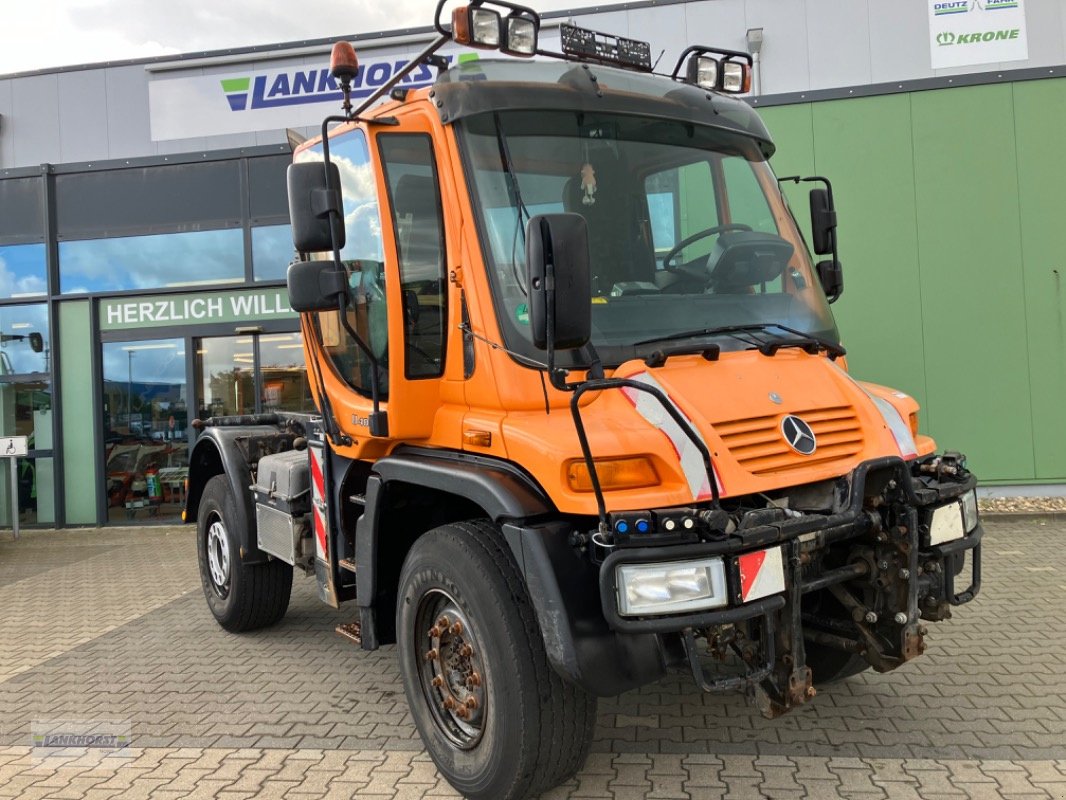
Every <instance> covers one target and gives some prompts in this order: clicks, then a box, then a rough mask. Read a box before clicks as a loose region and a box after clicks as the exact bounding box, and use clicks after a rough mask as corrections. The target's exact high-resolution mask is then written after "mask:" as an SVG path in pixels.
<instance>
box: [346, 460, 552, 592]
mask: <svg viewBox="0 0 1066 800" xmlns="http://www.w3.org/2000/svg"><path fill="white" fill-rule="evenodd" d="M392 481H398V482H401V483H408V484H412V485H414V486H424V487H427V488H429V489H438V490H440V491H443V492H447V493H449V494H454V495H458V496H460V497H465V498H467V499H468V500H470V501H471V502H473V503H476V504H477V505H478V506H479V507H480V508H481V509H482V510H484V511H485V513H486V514H487V515H488V516H489V518H490V519H492V520H493V521H494V522H496V523H497V524H500V523H502V522H505V521H509V520H525V519H529V518H532V517H537V516H540V515H542V514H547V513H550V512H552V511H554V510H555V506H554V505H553V504H552V502H551V500H550V499H549V498H548V495H547V494H546V493H545V492H544V490H543V489H542V488H540V486H539V485H538V484H537V482H536V481H535V480H534V479H533V478H532V477H530V476H529V475H528V474H527V473H526V472H525V471H524V470H521V469H520V468H518V467H516V466H515V465H514V464H511V463H510V462H507V461H503V460H501V459H496V458H489V457H486V456H479V455H470V454H467V453H458V452H454V451H436V450H428V449H425V448H414V447H405V448H398V449H397V450H395V451H393V455H390V456H387V457H385V458H382V459H380V460H378V461H376V462H375V463H374V472H373V474H371V476H370V478H369V479H368V480H367V484H366V508H365V510H364V512H363V515H362V516H361V517H360V518H359V522H358V524H357V525H356V537H355V561H356V564H357V565H358V568H359V572H358V575H359V580H358V581H357V582H356V583H357V590H356V592H357V594H356V602H357V604H358V605H360V606H362V607H364V608H369V607H370V606H371V605H372V604H373V600H374V597H375V596H376V594H377V588H378V587H377V574H376V573H377V570H376V565H377V556H378V537H379V535H380V531H379V524H378V519H379V510H380V505H381V500H382V489H383V488H384V487H385V486H386V485H387V484H389V483H390V482H392ZM513 549H514V545H512V550H513ZM514 555H515V559H516V560H518V562H519V564H521V558H522V555H521V552H516V553H515V554H514Z"/></svg>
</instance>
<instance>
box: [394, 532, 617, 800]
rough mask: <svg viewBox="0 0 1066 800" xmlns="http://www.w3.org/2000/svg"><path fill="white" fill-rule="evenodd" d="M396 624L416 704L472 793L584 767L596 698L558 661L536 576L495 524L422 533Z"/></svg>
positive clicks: (513, 796) (427, 740) (490, 792)
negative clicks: (535, 602) (535, 594)
mask: <svg viewBox="0 0 1066 800" xmlns="http://www.w3.org/2000/svg"><path fill="white" fill-rule="evenodd" d="M443 617H447V620H444V619H442V618H443ZM457 625H458V627H456V626H457ZM396 631H397V642H398V645H399V648H398V649H399V655H400V668H401V671H402V673H403V679H404V689H405V691H406V694H407V703H408V706H409V707H410V709H411V716H412V717H413V718H414V721H415V725H416V726H417V727H418V731H419V733H420V734H421V736H422V741H423V743H424V744H425V746H426V749H427V750H428V751H429V754H430V756H431V757H432V759H433V761H434V763H435V764H436V765H437V768H438V769H439V770H440V772H441V774H442V775H443V776H444V777H445V778H446V779H447V780H448V782H449V783H450V784H451V785H452V786H454V787H455V789H456V790H458V791H459V792H461V793H462V794H463V795H464V796H465V797H467V798H471V799H472V800H518V799H519V798H525V797H531V796H535V795H537V794H540V793H541V792H544V791H547V790H548V789H550V788H552V787H554V786H556V785H558V784H559V783H561V782H563V781H565V780H566V779H568V778H570V777H571V776H572V775H573V774H574V773H575V772H577V770H578V769H580V767H581V765H582V764H583V763H584V761H585V757H586V756H587V755H588V750H589V745H590V744H591V742H592V733H593V726H594V725H595V722H596V698H595V697H594V696H593V695H591V694H589V693H588V692H586V691H584V690H583V689H581V688H579V687H577V686H575V685H573V684H571V683H568V682H566V681H564V680H563V679H562V678H560V677H559V675H558V674H556V672H555V670H553V669H552V668H551V666H550V664H549V663H548V658H547V655H546V653H545V650H544V643H543V640H542V638H541V633H540V628H539V626H538V625H537V620H536V616H535V614H534V611H533V607H532V604H531V602H530V599H529V594H528V592H527V591H526V586H525V583H524V582H523V580H522V577H521V575H520V574H519V572H518V569H517V567H516V566H515V563H514V559H513V558H512V556H511V553H510V551H509V550H508V549H507V547H506V545H505V544H504V542H503V537H502V536H501V535H500V532H499V530H498V529H497V528H496V527H495V526H494V525H492V524H491V523H489V522H487V521H473V522H463V523H456V524H452V525H444V526H442V527H440V528H435V529H433V530H431V531H429V532H428V533H426V534H424V535H423V536H421V537H420V538H419V539H418V540H417V541H416V542H415V543H414V545H413V546H412V547H411V550H410V552H409V553H408V554H407V559H406V560H405V562H404V565H403V570H402V572H401V574H400V584H399V598H398V602H397V608H396ZM431 652H432V655H431V654H430V653H431ZM449 705H450V706H451V707H450V708H449V707H448V706H449Z"/></svg>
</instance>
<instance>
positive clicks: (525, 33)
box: [503, 17, 537, 56]
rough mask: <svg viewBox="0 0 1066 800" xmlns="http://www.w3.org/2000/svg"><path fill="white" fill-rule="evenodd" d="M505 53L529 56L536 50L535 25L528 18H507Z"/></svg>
mask: <svg viewBox="0 0 1066 800" xmlns="http://www.w3.org/2000/svg"><path fill="white" fill-rule="evenodd" d="M503 51H504V52H505V53H512V54H513V55H516V56H531V55H533V54H534V53H535V52H537V25H536V23H535V22H534V21H533V20H531V19H528V18H524V17H508V18H507V43H506V45H505V46H504V48H503Z"/></svg>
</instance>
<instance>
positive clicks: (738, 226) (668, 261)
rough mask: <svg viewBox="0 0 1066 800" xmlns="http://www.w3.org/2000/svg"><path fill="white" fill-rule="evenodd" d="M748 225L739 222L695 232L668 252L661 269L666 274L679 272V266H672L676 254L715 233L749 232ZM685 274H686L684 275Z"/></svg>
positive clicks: (749, 227)
mask: <svg viewBox="0 0 1066 800" xmlns="http://www.w3.org/2000/svg"><path fill="white" fill-rule="evenodd" d="M750 230H751V226H750V225H744V224H742V223H739V222H733V223H730V224H728V225H716V226H714V227H713V228H704V229H703V230H702V231H697V232H696V233H694V234H692V235H691V236H689V237H687V238H685V239H682V240H681V241H680V242H678V243H677V244H676V245H674V247H673V248H671V250H670V252H669V253H667V254H666V256H665V257H664V258H663V269H665V270H666V271H667V272H678V271H680V270H681V267H680V265H679V264H674V263H673V261H674V259H675V258H677V256H678V253H680V252H681V251H682V250H684V249H685V248H686V247H688V246H689V245H690V244H694V243H695V242H698V241H699V240H700V239H706V238H707V237H708V236H714V235H715V234H716V233H725V232H726V231H750ZM684 274H687V273H684Z"/></svg>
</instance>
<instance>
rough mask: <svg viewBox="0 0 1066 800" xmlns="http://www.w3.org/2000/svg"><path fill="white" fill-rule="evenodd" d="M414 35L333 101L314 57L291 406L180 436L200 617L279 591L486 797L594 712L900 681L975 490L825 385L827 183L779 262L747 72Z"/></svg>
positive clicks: (931, 451) (926, 446)
mask: <svg viewBox="0 0 1066 800" xmlns="http://www.w3.org/2000/svg"><path fill="white" fill-rule="evenodd" d="M443 11H444V2H441V3H440V5H438V7H437V10H436V28H437V30H438V31H439V37H438V38H437V39H436V40H435V41H434V42H433V43H432V44H431V45H429V46H428V47H427V48H426V49H425V51H424V52H422V53H421V54H420V55H418V56H417V57H416V58H414V59H413V60H412V61H411V62H410V63H409V64H408V65H407V67H406V68H405V69H403V70H400V71H399V72H398V73H397V74H396V75H395V76H394V78H393V79H392V81H391V82H390V83H389V84H387V85H386V86H385V87H383V88H382V89H381V90H380V91H378V92H376V93H374V94H373V95H371V96H370V97H368V98H367V99H366V100H365V102H363V103H362V104H361V105H360V106H359V107H358V108H356V109H354V110H353V109H352V107H351V92H352V83H353V81H355V82H356V83H358V82H359V79H360V78H361V73H360V72H359V68H358V66H357V63H356V59H355V55H354V53H353V52H352V50H351V47H350V46H348V45H338V46H337V47H336V48H334V59H333V64H332V74H333V76H334V77H335V79H336V81H337V82H338V85H339V92H338V98H339V99H341V100H342V102H343V108H344V113H343V114H341V115H339V116H336V117H330V118H327V119H326V120H325V121H324V122H323V126H322V136H321V138H320V139H315V140H312V141H309V142H306V143H304V144H303V145H301V146H300V147H298V148H297V150H296V153H295V159H294V161H295V163H294V164H293V165H292V166H291V167H290V170H289V176H288V190H289V201H290V208H291V217H292V230H293V241H294V244H295V249H296V251H297V257H296V260H295V261H294V262H293V264H292V265H291V266H290V267H289V272H288V290H289V297H290V302H291V305H292V307H293V308H294V309H295V310H296V311H298V312H300V315H301V317H300V318H301V326H302V332H303V341H304V348H305V355H306V360H307V368H308V376H309V380H310V382H311V385H312V388H313V392H314V397H315V401H316V406H317V409H318V412H319V413H318V414H317V415H315V416H301V415H296V414H292V415H288V414H275V415H269V416H253V417H235V418H224V419H208V420H203V421H198V422H197V423H196V425H197V427H198V428H199V430H200V433H199V437H198V440H197V442H196V444H195V447H194V448H193V450H192V454H191V467H190V474H189V487H188V506H187V509H186V519H187V520H188V521H190V522H191V521H193V520H195V521H196V523H197V537H198V538H197V541H198V548H199V561H200V571H201V574H202V577H203V588H204V593H205V595H206V597H207V602H208V606H209V607H210V609H211V611H212V613H213V614H214V616H215V617H216V619H217V620H218V622H219V624H220V625H221V626H222V627H223V628H225V629H226V630H230V631H246V630H252V629H255V628H260V627H263V626H267V625H270V624H272V623H275V622H277V621H278V620H280V619H281V618H282V616H283V615H284V614H285V610H286V606H287V604H288V600H289V593H290V588H291V585H292V575H293V571H294V568H297V567H298V568H300V569H301V570H302V571H303V572H305V573H309V574H313V575H314V576H315V579H316V581H317V585H318V592H319V595H320V597H321V599H322V600H323V601H325V602H326V603H328V604H329V605H331V606H334V607H339V606H340V605H341V604H342V603H348V604H350V607H351V608H352V616H353V619H354V621H353V622H352V624H350V625H343V626H341V627H340V628H339V629H338V631H339V632H341V633H344V634H346V635H347V636H348V637H350V638H351V639H353V640H354V641H356V642H359V643H360V644H361V646H362V648H363V649H365V650H373V649H376V648H378V647H380V646H382V645H384V644H392V643H395V644H396V645H397V647H396V651H397V656H398V658H399V667H400V671H401V673H402V675H403V680H404V684H405V687H406V693H407V700H408V704H409V706H410V709H411V715H412V717H413V719H414V721H415V724H416V725H417V727H418V730H419V732H420V734H421V736H422V739H423V741H424V743H425V746H426V748H427V750H428V751H429V753H430V755H431V756H432V758H433V760H434V762H435V763H436V765H437V767H438V768H439V769H440V771H441V773H442V774H443V775H444V776H445V777H446V778H447V779H448V781H449V782H450V783H451V784H452V785H453V786H454V787H455V788H456V789H457V790H459V791H460V792H462V793H464V794H465V795H466V796H468V797H471V798H485V799H486V800H489V799H491V800H501V798H519V797H527V796H530V795H536V794H538V793H539V792H542V791H544V790H547V789H549V788H551V787H552V786H555V785H556V784H558V783H559V782H561V781H563V780H565V779H567V778H568V777H570V776H571V775H573V774H574V773H575V771H577V770H578V769H579V767H580V766H581V764H582V762H583V760H584V758H585V755H586V753H587V752H588V748H589V742H590V739H591V737H592V731H593V725H594V722H595V716H596V702H597V697H601V696H611V695H617V694H619V693H621V692H625V691H627V690H630V689H633V688H635V687H638V686H641V685H643V684H646V683H650V682H653V681H656V680H658V679H660V678H661V677H662V676H663V675H664V674H665V673H666V671H667V670H669V669H672V668H676V667H682V668H685V669H687V670H690V671H691V673H692V675H693V678H694V680H695V682H696V683H697V684H698V685H699V686H701V687H702V688H703V689H704V690H706V691H721V690H741V691H745V692H747V693H748V694H749V695H750V696H751V697H752V698H753V700H754V702H755V703H757V704H758V706H759V707H760V708H761V710H762V711H763V712H764V713H765V714H766V715H767V716H770V717H773V716H776V715H779V714H782V713H784V712H786V711H788V710H789V709H791V708H794V707H796V706H798V705H801V704H803V703H806V702H808V701H809V700H811V698H813V697H814V695H815V689H816V687H817V686H818V685H819V684H824V683H829V682H831V681H834V680H839V679H841V678H844V677H847V676H849V675H853V674H855V673H857V672H860V671H862V670H865V669H869V668H870V667H872V668H873V669H875V670H877V671H879V672H885V671H888V670H891V669H895V668H896V667H898V666H900V665H901V664H903V663H904V662H906V661H908V660H910V659H912V658H915V657H917V656H919V655H920V654H921V653H922V651H923V650H924V649H925V636H926V627H925V624H924V622H925V621H939V620H943V619H946V618H947V617H949V616H950V610H951V607H952V606H954V605H959V604H961V603H965V602H968V601H970V600H972V599H973V598H974V596H975V595H976V593H977V591H978V588H979V582H980V540H981V534H982V531H981V526H980V523H979V520H978V514H977V504H976V496H975V484H976V481H975V479H974V477H973V475H971V474H970V472H969V471H967V469H966V465H965V459H964V458H963V457H962V456H961V455H959V454H957V453H946V454H939V455H938V454H937V453H936V452H935V445H934V442H933V441H932V440H931V439H930V438H928V437H927V436H922V435H920V434H919V432H918V429H917V420H918V406H917V404H916V403H915V401H914V400H913V399H912V398H910V397H908V396H907V395H905V394H903V393H901V392H898V391H894V390H892V389H887V388H885V387H882V386H877V385H874V384H870V383H864V382H861V381H856V380H854V379H853V378H851V377H850V376H849V375H848V370H847V365H846V362H845V358H844V355H845V353H844V348H843V347H842V346H841V344H840V337H839V335H838V332H837V327H836V324H835V323H834V321H833V316H832V314H831V312H830V305H829V304H830V303H831V302H832V301H833V300H835V299H836V298H837V297H838V296H839V295H840V292H841V289H842V276H841V269H840V264H839V262H838V260H837V257H836V235H835V228H836V215H835V211H834V208H833V200H832V193H831V189H830V187H829V184H828V181H825V180H824V179H821V178H812V179H810V180H813V181H815V182H816V183H818V184H819V185H817V186H816V188H814V189H812V190H811V192H810V206H811V227H812V242H811V244H812V247H811V250H813V251H814V253H816V254H818V255H824V256H828V258H827V259H825V260H822V261H821V262H820V263H818V264H814V263H812V259H811V256H810V252H809V250H808V246H807V244H806V243H805V241H804V239H803V237H802V235H801V233H800V230H799V228H798V226H797V224H796V221H795V219H794V218H793V216H792V213H791V212H790V210H789V207H788V205H787V204H786V201H785V198H784V196H783V195H782V193H781V191H780V188H779V179H778V178H776V177H775V176H774V173H773V172H772V170H771V168H770V164H769V159H770V157H771V156H772V154H773V152H774V144H773V142H772V141H771V139H770V135H769V133H768V132H767V130H766V128H765V127H764V126H763V123H762V122H761V121H760V119H759V117H758V116H757V115H756V113H755V112H754V111H753V110H752V109H751V108H750V107H749V106H748V105H747V104H746V103H745V102H744V101H743V100H741V99H739V98H738V97H737V95H739V94H742V93H744V92H746V91H747V90H748V87H749V83H750V78H751V57H750V56H749V55H747V54H745V53H738V52H732V51H726V50H720V49H716V48H712V47H702V46H699V47H690V48H689V49H687V50H686V51H685V52H684V53H682V54H681V56H680V58H679V59H678V61H677V65H676V67H675V68H674V69H673V71H672V72H671V73H668V74H655V73H653V69H652V63H651V49H650V47H649V45H648V44H646V43H643V42H638V41H634V40H630V39H622V38H618V37H614V36H610V35H606V34H601V33H597V32H593V31H589V30H584V29H581V28H576V27H573V26H569V25H563V26H562V27H561V28H560V31H559V35H560V49H561V52H548V51H547V50H545V49H544V48H542V47H541V46H540V45H539V43H538V34H539V32H540V19H539V17H538V16H537V14H536V13H535V12H534V11H532V10H531V9H528V8H525V7H522V6H518V5H514V4H511V3H508V2H491V3H490V2H488V0H485V1H484V2H478V0H475V1H474V2H472V3H470V4H469V5H466V6H462V7H459V8H455V9H454V10H453V11H452V13H451V15H450V19H449V20H448V21H447V22H446V21H444V20H443V19H442V13H443ZM449 42H451V43H455V44H458V45H461V46H464V47H470V48H483V49H489V50H497V51H500V52H502V53H503V54H505V55H507V56H511V58H501V59H486V58H482V59H476V60H471V59H469V58H465V59H458V61H459V62H460V63H456V64H454V65H451V66H449V64H448V60H447V59H445V58H443V57H441V56H440V55H439V54H438V53H437V51H438V50H439V49H440V48H441V47H442V46H444V45H445V44H448V43H449ZM534 55H536V56H539V57H538V58H529V57H530V56H534ZM523 56H524V57H526V58H524V59H523V58H522V57H523ZM426 65H429V66H431V67H435V68H437V69H438V70H439V74H438V76H437V78H436V81H435V82H434V83H433V85H432V86H430V87H429V88H420V89H411V88H408V87H407V86H405V82H406V79H407V78H408V76H409V75H410V74H411V72H412V70H414V69H423V70H424V69H425V66H426ZM386 95H387V96H386ZM382 101H383V102H382ZM793 180H798V178H797V179H793ZM967 553H970V554H971V558H970V559H969V561H970V564H969V566H967V564H966V562H967V558H966V555H967Z"/></svg>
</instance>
